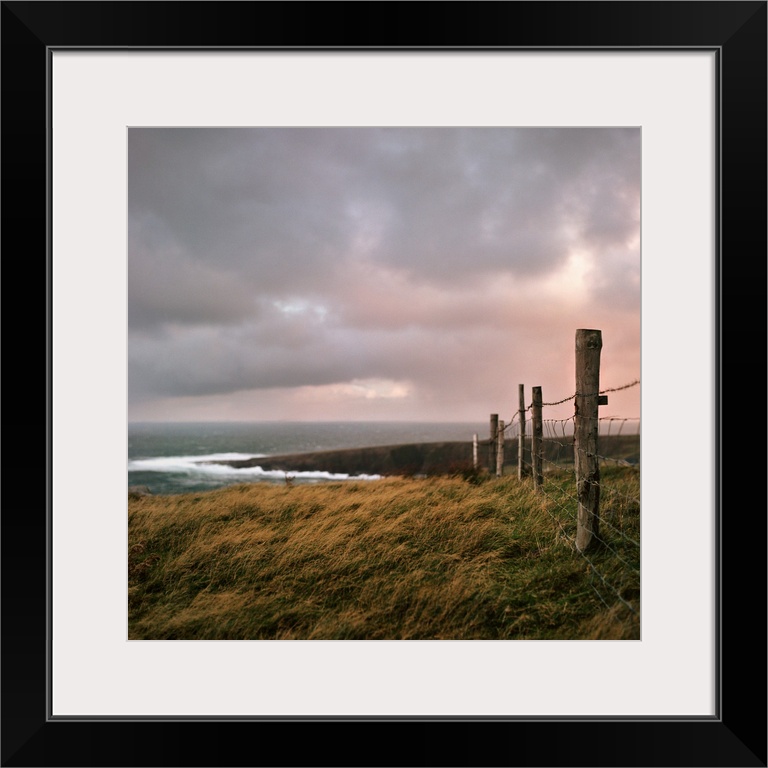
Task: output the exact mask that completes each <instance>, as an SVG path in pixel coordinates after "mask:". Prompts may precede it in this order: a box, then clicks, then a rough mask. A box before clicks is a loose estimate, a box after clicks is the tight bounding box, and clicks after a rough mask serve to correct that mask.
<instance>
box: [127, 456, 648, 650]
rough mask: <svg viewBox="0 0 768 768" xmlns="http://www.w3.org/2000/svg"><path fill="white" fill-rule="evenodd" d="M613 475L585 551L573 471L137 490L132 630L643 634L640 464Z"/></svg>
mask: <svg viewBox="0 0 768 768" xmlns="http://www.w3.org/2000/svg"><path fill="white" fill-rule="evenodd" d="M609 474H610V475H611V477H610V483H611V487H612V488H614V489H619V490H618V491H616V496H615V499H614V500H613V501H612V502H611V504H610V506H609V507H606V520H607V521H608V514H609V513H610V523H611V527H608V526H606V527H605V529H604V530H603V532H602V534H601V538H603V539H604V543H603V546H601V547H600V548H599V549H598V550H597V551H596V552H595V553H590V560H591V563H590V562H587V560H586V559H585V558H584V557H583V556H582V555H580V554H579V553H578V552H575V551H574V550H573V548H572V546H571V543H570V540H569V536H572V535H573V533H574V532H575V506H574V504H575V502H574V503H573V504H572V509H571V510H568V509H567V508H565V507H566V505H567V503H568V502H567V498H568V497H567V483H568V482H572V475H571V476H564V477H563V478H561V479H558V478H548V480H547V488H548V494H547V495H545V494H541V493H539V494H536V493H534V492H533V490H532V486H531V485H530V482H526V481H523V482H519V481H518V480H517V478H516V477H510V478H501V479H495V478H493V479H487V480H484V481H478V480H477V478H469V479H468V478H466V477H461V476H456V477H428V478H422V479H408V478H391V479H384V480H380V481H374V482H343V483H329V484H319V485H293V486H287V485H271V484H266V483H263V484H251V485H240V486H234V487H230V488H226V489H222V490H218V491H211V492H207V493H199V494H189V495H182V496H135V497H132V498H131V499H129V505H128V511H129V517H128V532H129V554H128V611H129V637H130V638H131V639H168V640H173V639H177V640H226V639H231V640H242V639H246V640H248V639H249V640H290V639H296V640H313V639H318V640H320V639H322V640H343V639H349V640H394V639H402V640H419V639H446V640H523V639H534V640H543V639H557V640H569V639H601V638H605V639H637V638H639V618H638V614H639V574H638V573H637V572H636V571H635V570H634V568H633V567H628V563H630V565H632V563H636V562H637V561H638V560H639V552H632V551H631V550H632V549H633V545H632V544H631V543H630V542H631V540H634V541H639V533H638V530H639V507H638V505H637V504H636V503H635V501H634V500H635V499H636V498H637V497H639V489H638V490H637V491H636V492H635V491H634V490H633V484H636V482H637V480H636V478H637V472H636V471H629V470H618V469H617V470H613V471H612V472H610V473H609ZM606 484H607V483H606ZM625 531H626V532H627V535H628V536H629V537H630V540H629V541H628V540H627V539H626V538H625V537H624V532H625ZM635 549H636V548H635ZM596 573H598V574H600V576H599V577H596ZM605 582H607V583H608V584H609V586H610V589H607V588H606V587H605ZM596 589H597V591H596ZM598 592H599V593H600V594H602V595H603V599H602V600H601V599H600V597H599V596H598ZM605 598H609V599H608V600H607V601H606V602H603V600H605ZM620 598H621V599H620ZM630 607H631V608H632V609H633V610H630Z"/></svg>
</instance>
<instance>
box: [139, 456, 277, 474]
mask: <svg viewBox="0 0 768 768" xmlns="http://www.w3.org/2000/svg"><path fill="white" fill-rule="evenodd" d="M265 455H266V454H264V453H209V454H205V455H203V456H155V457H153V458H151V459H132V460H130V461H129V462H128V471H129V472H199V471H200V469H201V467H209V466H212V467H215V466H216V464H206V462H209V461H243V460H245V459H259V458H262V457H263V456H265ZM230 469H233V467H230Z"/></svg>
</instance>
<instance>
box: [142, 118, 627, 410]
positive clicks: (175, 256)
mask: <svg viewBox="0 0 768 768" xmlns="http://www.w3.org/2000/svg"><path fill="white" fill-rule="evenodd" d="M639 139H640V133H639V129H579V128H551V129H536V128H531V129H507V128H465V129H461V128H402V129H401V128H252V129H241V128H221V129H201V128H179V129H175V128H156V129H155V128H132V129H130V130H129V154H128V160H129V175H128V179H129V261H128V270H129V327H130V331H131V336H130V341H129V357H130V361H129V362H130V369H129V370H130V391H131V397H132V399H139V398H144V397H150V396H151V395H153V394H162V395H166V396H168V395H175V394H178V395H202V394H214V393H226V392H232V391H236V390H239V389H252V388H266V387H296V386H302V385H316V386H320V385H323V384H329V383H334V382H343V381H349V380H351V379H353V378H365V377H382V378H390V379H398V378H402V379H406V378H407V379H414V380H417V381H423V382H425V386H426V382H427V381H428V380H429V381H430V382H434V380H435V379H436V378H439V376H437V375H436V374H434V368H435V361H434V360H433V359H432V358H431V356H430V355H429V354H426V353H425V351H426V350H428V349H430V348H432V349H434V348H436V347H435V345H436V343H437V345H438V346H440V347H445V346H446V338H445V337H443V338H441V337H440V334H443V335H445V334H451V337H450V338H452V339H453V340H454V342H455V343H454V344H452V345H451V344H448V346H454V347H457V348H458V347H459V344H460V342H463V343H465V344H470V348H469V349H468V350H467V349H465V352H464V353H463V354H464V355H465V356H466V354H467V352H469V353H470V354H471V353H472V352H473V351H474V352H477V351H479V350H480V348H481V346H482V343H481V342H479V341H478V339H479V338H485V339H491V338H495V334H496V333H497V332H498V331H499V330H500V329H504V328H509V323H510V322H512V321H513V319H514V321H515V322H517V323H518V327H520V326H519V323H521V322H522V319H521V317H522V313H521V312H520V311H519V308H515V306H514V305H515V303H516V302H518V303H519V302H520V301H521V298H520V297H521V295H522V294H521V293H520V291H521V290H522V291H525V290H528V291H530V293H529V294H528V295H529V296H534V295H535V294H536V291H538V290H539V288H538V287H537V286H538V283H537V282H536V281H541V280H544V281H546V280H547V279H549V278H550V277H555V278H556V276H557V275H558V274H560V271H561V270H566V271H565V272H563V274H564V275H566V274H567V275H571V273H568V272H567V270H568V269H572V268H573V258H574V256H575V255H576V256H578V257H579V258H580V259H581V260H582V262H583V263H584V265H585V266H584V270H587V271H588V272H590V273H591V275H592V279H591V280H590V282H589V284H588V286H587V287H586V288H585V290H587V291H592V292H593V294H594V298H595V300H597V299H599V300H600V301H601V302H602V301H607V302H609V303H612V304H613V305H614V306H615V307H617V308H619V309H621V308H624V309H626V308H627V307H632V308H636V309H639V213H640V211H639V200H640V188H639V185H640V141H639ZM568 279H570V277H569V278H568ZM564 287H567V286H564ZM549 300H550V301H551V302H552V303H551V304H550V305H549V306H548V308H547V311H546V312H545V315H547V316H549V315H551V316H554V314H556V313H557V312H560V311H561V310H562V307H561V306H560V304H561V302H560V301H559V300H558V299H557V297H554V296H550V297H549ZM490 302H493V304H491V303H490ZM513 315H514V318H513ZM548 321H552V322H553V319H552V318H548ZM574 322H576V323H578V319H577V318H574ZM482 331H484V336H483V335H482V333H481V332H482ZM433 334H438V336H434V335H433ZM473 334H477V335H478V336H477V338H475V337H474V336H473ZM522 336H524V334H522ZM472 338H474V341H471V339H472ZM435 339H439V341H438V342H436V341H435ZM472 345H474V346H472ZM455 354H456V355H458V352H455ZM459 358H460V356H459ZM473 360H474V359H473V358H472V357H471V356H470V358H469V359H467V358H466V357H464V359H463V360H461V359H457V360H451V362H450V363H446V364H444V366H443V368H444V370H447V368H446V367H445V366H446V365H447V366H448V368H450V369H451V370H453V369H454V368H455V369H456V372H457V373H456V375H458V371H460V370H461V369H462V368H463V369H465V370H466V369H467V368H469V367H470V366H471V365H473V364H475V363H474V362H473ZM422 370H423V371H424V373H423V374H422V373H421V371H422Z"/></svg>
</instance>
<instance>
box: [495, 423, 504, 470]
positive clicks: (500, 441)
mask: <svg viewBox="0 0 768 768" xmlns="http://www.w3.org/2000/svg"><path fill="white" fill-rule="evenodd" d="M503 473H504V421H499V432H498V438H497V439H496V477H501V476H502V474H503Z"/></svg>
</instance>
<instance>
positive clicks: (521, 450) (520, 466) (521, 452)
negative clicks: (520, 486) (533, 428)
mask: <svg viewBox="0 0 768 768" xmlns="http://www.w3.org/2000/svg"><path fill="white" fill-rule="evenodd" d="M519 392H520V410H519V414H520V437H519V438H518V448H517V477H518V480H522V479H523V478H524V477H525V476H526V475H528V474H530V472H529V469H528V467H527V466H526V464H525V386H524V385H523V384H520V386H519Z"/></svg>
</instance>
